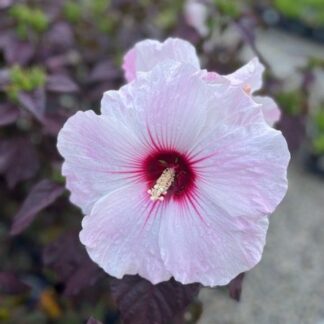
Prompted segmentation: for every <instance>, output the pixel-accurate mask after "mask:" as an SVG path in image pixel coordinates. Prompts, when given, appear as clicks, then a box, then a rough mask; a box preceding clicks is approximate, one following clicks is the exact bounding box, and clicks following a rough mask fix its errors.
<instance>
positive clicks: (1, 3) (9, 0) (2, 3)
mask: <svg viewBox="0 0 324 324" xmlns="http://www.w3.org/2000/svg"><path fill="white" fill-rule="evenodd" d="M13 2H14V0H0V9H4V8H7V7H9V6H11V5H12V4H13Z"/></svg>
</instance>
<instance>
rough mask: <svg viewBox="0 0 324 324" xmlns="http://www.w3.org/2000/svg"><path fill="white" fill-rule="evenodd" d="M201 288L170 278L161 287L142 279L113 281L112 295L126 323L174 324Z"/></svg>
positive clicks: (135, 277) (137, 277)
mask: <svg viewBox="0 0 324 324" xmlns="http://www.w3.org/2000/svg"><path fill="white" fill-rule="evenodd" d="M199 288H200V285H199V284H191V285H182V284H180V283H178V282H177V281H175V280H174V279H171V280H169V281H166V282H162V283H160V284H158V285H153V284H151V283H150V282H149V281H147V280H145V279H142V278H141V277H139V276H125V277H124V278H123V279H122V280H119V279H115V278H112V279H111V293H112V296H113V298H114V299H115V301H116V303H117V307H118V309H119V311H120V313H121V317H122V319H123V321H124V323H125V324H127V323H130V324H142V323H156V324H164V323H165V324H168V323H172V319H173V318H174V317H175V316H177V315H179V314H182V313H183V312H184V311H185V308H186V307H187V306H188V305H189V304H190V303H191V302H192V300H193V298H194V297H195V296H196V295H197V294H198V292H199Z"/></svg>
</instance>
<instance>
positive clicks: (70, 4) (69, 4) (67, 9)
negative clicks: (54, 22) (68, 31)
mask: <svg viewBox="0 0 324 324" xmlns="http://www.w3.org/2000/svg"><path fill="white" fill-rule="evenodd" d="M63 14H64V17H65V18H66V20H67V21H69V22H71V23H76V22H78V21H80V19H81V17H82V8H81V7H80V5H79V4H78V3H76V2H75V1H66V2H65V3H64V7H63Z"/></svg>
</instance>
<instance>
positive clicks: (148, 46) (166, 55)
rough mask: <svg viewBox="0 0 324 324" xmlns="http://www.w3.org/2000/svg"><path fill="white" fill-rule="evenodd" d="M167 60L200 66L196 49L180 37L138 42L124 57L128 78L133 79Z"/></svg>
mask: <svg viewBox="0 0 324 324" xmlns="http://www.w3.org/2000/svg"><path fill="white" fill-rule="evenodd" d="M166 60H174V61H177V62H182V63H187V64H190V65H192V66H193V67H195V68H196V69H197V70H198V69H199V68H200V65H199V60H198V56H197V54H196V50H195V48H194V47H193V46H192V45H191V44H190V43H189V42H187V41H185V40H182V39H178V38H168V39H167V40H166V41H164V42H163V43H161V42H159V41H156V40H144V41H141V42H138V43H137V44H136V45H135V46H134V48H132V49H131V50H130V51H129V52H127V53H126V55H125V57H124V63H123V69H124V72H125V77H126V80H127V81H128V82H129V81H132V80H134V79H135V78H136V77H138V74H139V73H140V72H148V71H150V70H152V69H153V68H154V67H155V66H156V65H157V64H160V63H162V62H164V61H166Z"/></svg>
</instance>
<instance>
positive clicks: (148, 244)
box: [80, 182, 171, 284]
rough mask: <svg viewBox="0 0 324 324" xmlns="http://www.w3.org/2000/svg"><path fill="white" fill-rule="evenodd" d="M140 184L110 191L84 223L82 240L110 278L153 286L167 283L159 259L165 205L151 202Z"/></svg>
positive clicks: (162, 265)
mask: <svg viewBox="0 0 324 324" xmlns="http://www.w3.org/2000/svg"><path fill="white" fill-rule="evenodd" d="M146 190H147V188H146V186H145V185H144V184H143V183H141V182H134V183H133V184H131V185H129V186H126V187H123V188H120V189H118V190H116V191H114V192H111V193H110V194H108V195H107V196H105V197H104V198H102V199H101V200H99V201H98V202H97V203H96V204H95V205H94V207H93V209H92V211H91V213H90V215H89V216H86V217H85V218H84V219H83V222H82V227H83V229H82V231H81V233H80V240H81V242H82V243H83V244H84V245H85V246H86V248H87V251H88V253H89V256H90V257H91V259H92V260H93V261H94V262H96V263H97V264H98V265H99V266H101V267H102V268H103V269H104V270H105V271H106V272H107V273H109V274H110V275H112V276H114V277H117V278H122V277H123V276H124V275H126V274H130V275H134V274H139V275H140V276H142V277H144V278H146V279H148V280H150V281H151V282H152V283H153V284H156V283H159V282H161V281H165V280H168V279H169V278H170V277H171V274H170V273H169V272H168V271H167V270H166V269H165V266H164V264H163V261H162V259H161V256H160V248H159V244H158V243H159V227H160V222H161V217H162V216H163V215H162V213H161V207H162V205H161V204H159V202H155V203H154V202H152V201H151V200H150V199H149V196H148V194H147V192H146Z"/></svg>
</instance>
